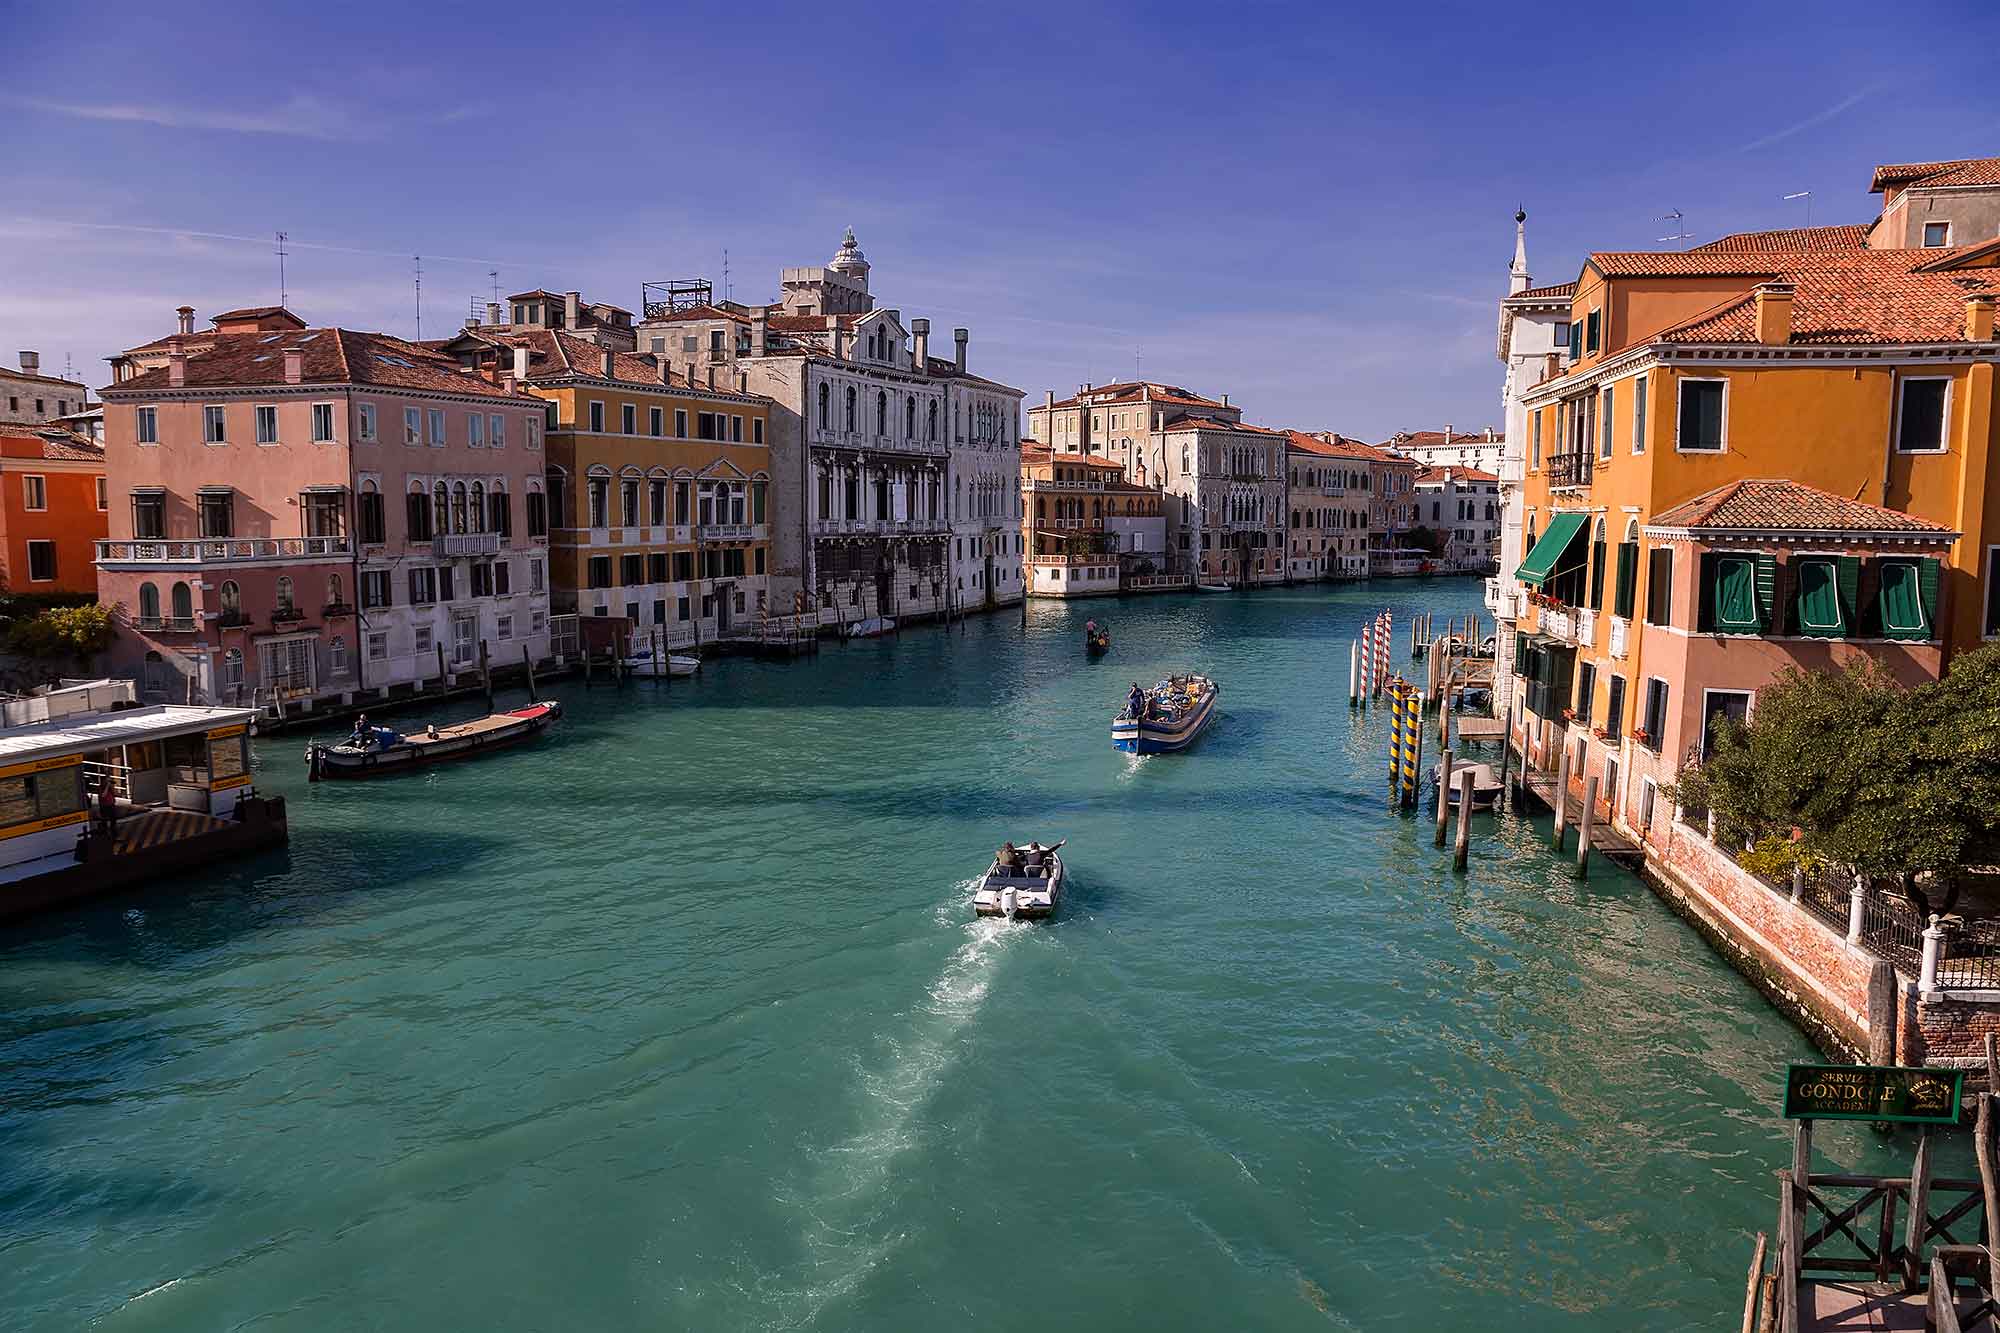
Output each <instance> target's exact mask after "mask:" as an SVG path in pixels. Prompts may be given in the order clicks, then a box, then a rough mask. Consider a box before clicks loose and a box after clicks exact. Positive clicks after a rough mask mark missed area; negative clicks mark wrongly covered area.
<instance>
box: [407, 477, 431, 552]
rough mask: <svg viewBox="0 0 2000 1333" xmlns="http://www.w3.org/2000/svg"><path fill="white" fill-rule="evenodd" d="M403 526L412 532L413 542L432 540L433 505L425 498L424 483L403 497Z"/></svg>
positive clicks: (413, 487)
mask: <svg viewBox="0 0 2000 1333" xmlns="http://www.w3.org/2000/svg"><path fill="white" fill-rule="evenodd" d="M403 526H404V527H406V528H408V529H409V530H410V531H409V539H410V540H411V541H413V542H427V541H429V540H430V539H431V505H430V501H429V500H427V499H425V498H424V487H423V483H422V482H418V483H416V484H415V485H413V486H412V487H410V493H409V494H408V495H406V496H404V497H403Z"/></svg>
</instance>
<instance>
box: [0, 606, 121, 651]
mask: <svg viewBox="0 0 2000 1333" xmlns="http://www.w3.org/2000/svg"><path fill="white" fill-rule="evenodd" d="M112 636H113V630H112V626H111V609H110V608H109V607H104V606H99V605H97V604H96V603H94V602H92V603H88V604H85V605H82V606H56V607H50V608H48V609H47V610H45V611H43V612H41V613H40V614H39V615H36V616H33V617H32V618H29V619H24V620H16V621H15V622H14V623H13V625H12V626H11V627H9V629H8V631H7V650H8V651H9V652H12V653H19V654H20V655H22V656H23V657H38V658H43V659H56V658H61V659H83V658H90V657H95V656H96V655H97V654H99V653H101V652H103V651H104V650H105V649H106V648H109V647H110V646H111V640H112Z"/></svg>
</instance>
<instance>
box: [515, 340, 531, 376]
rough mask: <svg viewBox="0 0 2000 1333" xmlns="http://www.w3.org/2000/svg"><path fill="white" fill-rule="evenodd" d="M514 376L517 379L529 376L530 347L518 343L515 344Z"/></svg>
mask: <svg viewBox="0 0 2000 1333" xmlns="http://www.w3.org/2000/svg"><path fill="white" fill-rule="evenodd" d="M514 378H515V379H517V380H526V379H527V378H528V349H527V348H525V347H523V346H521V345H520V344H518V343H516V344H515V346H514Z"/></svg>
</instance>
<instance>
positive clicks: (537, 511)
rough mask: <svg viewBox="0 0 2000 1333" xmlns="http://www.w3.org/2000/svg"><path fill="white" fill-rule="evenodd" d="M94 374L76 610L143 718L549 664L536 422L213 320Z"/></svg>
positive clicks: (327, 333) (411, 366) (271, 315)
mask: <svg viewBox="0 0 2000 1333" xmlns="http://www.w3.org/2000/svg"><path fill="white" fill-rule="evenodd" d="M214 323H215V328H214V330H213V331H210V332H206V333H201V334H196V333H194V331H193V312H192V311H190V310H186V309H185V308H184V309H183V310H182V312H181V327H180V332H179V333H177V334H175V335H173V336H171V337H168V338H164V339H161V340H159V341H157V342H154V343H149V344H147V345H146V346H144V347H141V348H135V349H133V350H132V351H131V352H128V353H127V354H125V355H124V356H121V357H118V358H115V359H114V360H113V362H112V365H113V371H114V375H115V378H116V382H115V383H113V384H112V385H111V386H109V387H108V388H106V389H105V390H104V391H103V395H102V396H103V398H104V400H105V452H106V462H107V465H108V469H109V475H110V488H111V513H110V536H109V539H108V540H106V541H104V542H103V543H101V544H100V545H99V548H98V561H97V568H98V596H99V600H100V601H102V602H104V603H105V604H106V605H110V606H112V607H113V608H114V614H115V617H116V620H117V624H118V629H119V638H118V643H117V645H116V646H115V647H114V648H113V650H112V660H113V666H114V669H116V670H120V671H124V672H129V673H130V674H131V675H133V676H134V677H136V678H137V679H138V680H139V681H140V683H141V688H142V691H143V692H144V693H145V694H146V695H147V696H149V697H153V698H168V697H171V698H174V699H177V700H178V699H182V698H185V697H187V696H188V695H189V693H190V692H192V694H193V696H194V697H195V698H196V699H201V700H213V701H223V702H237V701H244V702H249V701H255V702H259V703H263V704H273V703H275V702H277V701H279V700H283V701H285V702H286V705H287V706H288V707H300V706H307V707H309V706H311V704H312V702H314V701H332V700H339V701H352V700H354V699H357V698H366V697H368V696H370V695H376V696H381V697H387V696H388V694H389V693H390V692H391V691H402V692H407V691H408V690H410V689H413V688H417V687H419V686H421V685H422V684H423V683H424V682H426V681H436V680H437V679H438V677H439V676H440V675H441V674H442V675H456V674H458V673H460V672H469V671H476V670H477V669H478V665H479V660H480V649H481V645H482V644H484V645H485V646H486V649H487V651H488V652H489V654H490V656H491V658H492V660H494V661H496V662H499V663H513V662H516V661H519V660H520V658H521V656H522V654H523V652H524V651H525V652H526V653H527V654H528V655H529V656H531V657H533V658H534V659H536V660H538V661H539V660H541V659H543V658H545V657H547V656H548V655H549V628H548V558H547V540H548V539H547V510H546V506H545V504H544V502H543V500H542V485H543V480H542V478H543V471H544V463H543V458H542V437H541V433H542V425H543V412H544V404H543V403H542V402H541V400H539V399H536V398H533V397H529V396H528V395H525V394H521V393H519V392H517V391H516V390H515V387H514V386H513V384H512V383H511V381H509V380H506V379H504V378H502V377H500V376H498V375H497V374H494V375H478V374H470V373H467V372H465V371H462V370H461V369H460V368H459V367H458V366H457V365H456V363H454V362H453V361H451V360H450V359H449V358H446V357H442V356H439V355H438V354H437V353H435V352H433V351H431V350H429V349H427V348H425V347H422V346H420V345H417V344H412V343H408V342H405V341H403V340H401V339H398V338H393V337H390V336H389V335H386V334H379V333H357V332H354V331H351V330H347V329H337V328H326V329H309V328H307V327H306V326H305V324H304V322H303V321H301V320H300V319H298V317H297V316H295V315H293V314H292V313H291V312H289V311H286V310H283V309H280V308H277V307H263V308H259V309H254V310H243V311H231V312H229V313H228V314H225V315H221V316H218V317H217V318H216V319H215V321H214Z"/></svg>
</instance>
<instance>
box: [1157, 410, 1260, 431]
mask: <svg viewBox="0 0 2000 1333" xmlns="http://www.w3.org/2000/svg"><path fill="white" fill-rule="evenodd" d="M1165 430H1166V431H1167V432H1168V433H1172V432H1174V431H1183V430H1221V431H1235V432H1236V433H1238V434H1242V435H1283V434H1284V433H1285V432H1284V431H1281V430H1272V429H1271V428H1270V427H1268V426H1253V425H1251V424H1250V423H1249V422H1247V421H1223V420H1221V419H1220V418H1218V417H1205V416H1200V415H1197V414H1195V413H1189V414H1188V415H1186V416H1179V417H1175V418H1174V419H1173V420H1172V421H1169V422H1168V423H1167V424H1166V427H1165Z"/></svg>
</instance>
